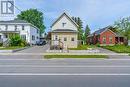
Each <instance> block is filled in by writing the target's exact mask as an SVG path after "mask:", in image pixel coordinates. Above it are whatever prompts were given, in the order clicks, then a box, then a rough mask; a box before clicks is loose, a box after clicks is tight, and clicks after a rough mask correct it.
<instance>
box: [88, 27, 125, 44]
mask: <svg viewBox="0 0 130 87" xmlns="http://www.w3.org/2000/svg"><path fill="white" fill-rule="evenodd" d="M112 28H113V27H112V26H108V27H105V28H103V29H99V30H97V31H95V32H94V33H92V34H91V35H89V36H88V37H87V38H88V43H89V44H100V45H101V46H105V45H115V44H124V43H125V42H126V40H125V38H124V37H123V36H121V35H119V34H117V33H115V32H113V31H112V30H111V29H112Z"/></svg>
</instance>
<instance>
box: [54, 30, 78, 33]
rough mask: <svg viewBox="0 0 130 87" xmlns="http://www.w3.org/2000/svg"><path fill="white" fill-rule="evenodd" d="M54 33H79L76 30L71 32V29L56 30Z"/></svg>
mask: <svg viewBox="0 0 130 87" xmlns="http://www.w3.org/2000/svg"><path fill="white" fill-rule="evenodd" d="M52 32H75V33H77V31H76V30H70V29H56V30H53V31H52Z"/></svg>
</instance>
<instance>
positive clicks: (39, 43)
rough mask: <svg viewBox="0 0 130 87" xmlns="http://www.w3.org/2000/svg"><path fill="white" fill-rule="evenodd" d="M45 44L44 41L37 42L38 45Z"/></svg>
mask: <svg viewBox="0 0 130 87" xmlns="http://www.w3.org/2000/svg"><path fill="white" fill-rule="evenodd" d="M45 44H46V41H39V42H37V45H38V46H42V45H45Z"/></svg>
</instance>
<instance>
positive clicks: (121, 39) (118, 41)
mask: <svg viewBox="0 0 130 87" xmlns="http://www.w3.org/2000/svg"><path fill="white" fill-rule="evenodd" d="M124 43H125V38H124V37H115V44H124Z"/></svg>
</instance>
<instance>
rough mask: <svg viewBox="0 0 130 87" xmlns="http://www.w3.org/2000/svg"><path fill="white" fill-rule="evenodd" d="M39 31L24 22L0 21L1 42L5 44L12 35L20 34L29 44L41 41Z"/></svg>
mask: <svg viewBox="0 0 130 87" xmlns="http://www.w3.org/2000/svg"><path fill="white" fill-rule="evenodd" d="M39 33H40V32H39V29H38V28H37V27H35V26H34V25H32V24H31V23H28V22H26V21H24V20H10V21H0V41H1V42H5V41H6V40H8V39H9V38H10V37H11V36H12V35H16V34H19V35H20V36H21V38H22V39H24V40H25V41H26V42H27V43H29V44H36V43H37V42H38V41H39V37H40V34H39Z"/></svg>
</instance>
